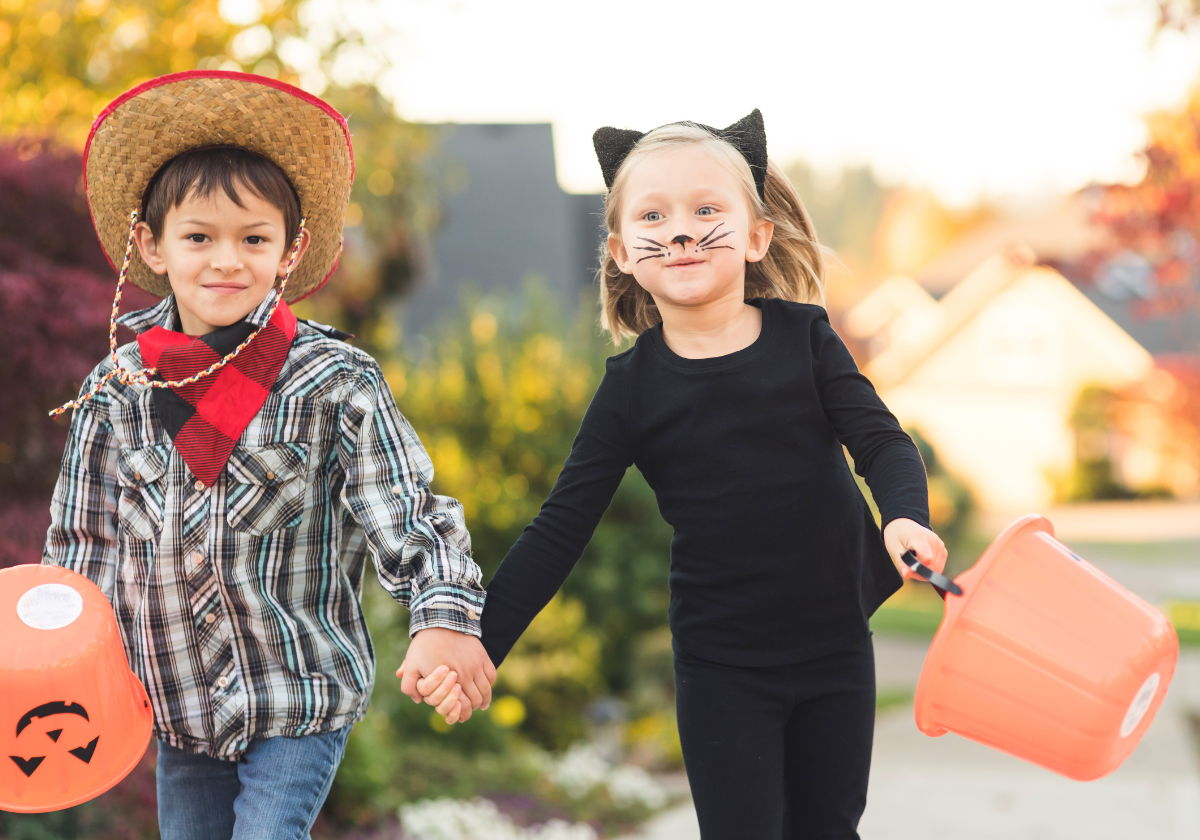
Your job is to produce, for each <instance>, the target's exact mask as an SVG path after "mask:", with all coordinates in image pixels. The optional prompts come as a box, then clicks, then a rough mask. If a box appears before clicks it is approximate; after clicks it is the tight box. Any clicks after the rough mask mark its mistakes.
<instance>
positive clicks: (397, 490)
mask: <svg viewBox="0 0 1200 840" xmlns="http://www.w3.org/2000/svg"><path fill="white" fill-rule="evenodd" d="M392 495H393V496H403V495H404V488H403V487H401V486H400V485H399V484H397V485H395V486H393V487H392Z"/></svg>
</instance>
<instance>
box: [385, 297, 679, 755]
mask: <svg viewBox="0 0 1200 840" xmlns="http://www.w3.org/2000/svg"><path fill="white" fill-rule="evenodd" d="M521 300H522V301H523V303H522V304H521V305H520V308H509V309H507V310H506V309H505V308H504V306H503V305H501V304H500V302H499V301H495V300H491V301H477V302H475V303H473V304H469V305H468V306H467V307H466V308H465V309H464V310H463V312H462V313H461V314H459V315H458V316H457V317H456V318H455V319H452V320H450V321H448V322H447V323H446V324H445V325H444V327H443V330H442V333H441V336H442V337H441V339H440V340H438V341H437V342H436V343H435V344H434V346H433V350H432V352H431V353H430V355H429V357H428V358H426V359H424V360H422V361H420V362H416V363H405V362H403V361H402V360H400V359H399V357H398V356H395V357H394V361H391V362H389V363H387V364H385V367H384V373H385V374H386V375H387V377H388V381H389V383H390V384H391V386H392V391H393V393H394V394H395V396H396V400H397V403H398V404H399V406H400V408H401V410H402V411H403V412H404V414H405V416H406V417H408V419H409V420H410V421H411V422H412V423H413V425H414V426H415V427H416V428H417V429H419V430H420V433H421V439H422V440H423V441H424V443H425V445H426V447H427V448H428V449H429V453H430V457H431V458H432V459H433V463H434V468H435V477H434V486H435V489H436V490H437V492H439V493H445V494H447V495H451V496H454V497H455V498H457V499H459V500H460V501H461V502H462V503H463V507H464V509H465V511H466V516H467V526H468V527H469V528H470V530H471V538H472V541H473V545H474V549H475V557H476V559H477V560H478V562H479V563H480V565H481V566H482V567H483V569H484V574H485V580H486V579H487V578H488V577H490V575H491V573H492V572H493V571H495V569H496V567H497V566H498V565H499V562H500V560H501V559H502V558H503V557H504V554H505V553H506V552H507V551H508V549H509V548H510V547H511V546H512V544H513V543H514V542H516V539H517V537H518V536H520V533H521V530H522V529H523V528H524V526H525V525H526V524H527V523H529V522H530V521H531V520H532V519H533V517H534V516H535V515H536V514H537V512H538V510H539V508H540V507H541V504H542V502H543V501H544V500H545V498H546V497H547V496H548V495H549V494H550V490H551V488H552V487H553V486H554V481H555V479H556V478H557V477H558V471H559V469H560V468H561V466H562V463H563V461H564V460H565V459H566V456H567V454H568V452H569V451H570V448H571V442H572V441H573V440H574V437H575V433H576V432H577V431H578V429H579V424H580V422H581V421H582V419H583V413H584V411H585V410H586V408H587V405H588V402H589V401H590V400H591V395H592V393H593V392H594V391H595V389H596V386H597V384H598V383H599V381H600V376H601V374H602V371H603V360H604V358H605V356H606V355H607V354H608V351H609V350H610V349H611V346H610V345H606V344H605V342H604V341H603V340H602V339H601V338H600V336H599V335H598V334H597V332H596V328H595V323H594V318H593V315H592V309H593V307H594V304H592V303H591V302H590V301H589V302H588V303H587V304H585V305H584V306H583V307H582V308H581V310H580V316H579V319H578V320H577V321H576V322H575V323H574V324H567V325H565V326H564V325H562V324H561V323H559V318H560V316H558V315H557V312H558V310H557V309H556V308H555V307H554V306H553V305H552V304H551V302H550V299H549V298H548V297H547V295H546V294H545V293H544V291H539V290H538V288H537V287H530V288H527V289H526V291H525V294H524V295H522V296H521ZM670 539H671V528H670V526H669V525H667V524H666V523H665V522H663V521H662V518H661V517H660V516H659V514H658V506H657V503H656V501H655V499H654V494H653V492H652V491H651V490H650V488H649V487H648V486H647V485H646V483H645V480H644V479H643V478H642V477H641V475H640V474H639V473H638V472H637V470H636V469H631V470H630V471H629V473H628V474H627V475H626V477H625V480H624V481H623V482H622V483H621V486H620V487H619V488H618V490H617V494H616V496H615V498H614V499H613V503H612V505H611V506H610V507H609V510H608V512H607V513H606V514H605V517H604V518H603V520H601V523H600V526H599V528H597V531H596V535H595V536H594V537H593V539H592V541H591V543H590V544H589V545H588V547H587V549H586V550H585V552H584V555H583V558H582V559H581V560H580V563H579V565H578V566H577V567H576V570H575V572H574V573H572V575H571V577H570V578H569V579H568V580H567V583H566V585H565V587H564V593H565V594H566V595H567V596H569V597H570V598H572V599H575V600H577V601H579V602H580V603H582V604H583V606H584V607H585V610H586V616H587V624H588V627H589V628H591V629H592V630H594V631H595V632H597V633H598V634H599V638H600V641H601V645H600V647H601V669H602V673H603V675H604V678H605V683H606V687H607V688H608V689H609V690H615V691H621V690H624V689H625V688H626V687H627V686H628V680H629V672H630V662H631V658H632V657H633V655H634V644H635V641H636V639H637V637H638V636H639V634H641V633H642V632H645V631H647V630H650V629H653V628H657V627H661V626H663V625H664V624H665V623H666V610H667V601H668V594H667V572H668V569H669V565H670V549H669V545H670ZM536 726H537V721H536V720H535V719H534V718H531V719H530V720H529V722H528V723H527V724H526V726H525V730H526V731H527V732H532V731H533V728H534V727H536Z"/></svg>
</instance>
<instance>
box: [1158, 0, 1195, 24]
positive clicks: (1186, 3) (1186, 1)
mask: <svg viewBox="0 0 1200 840" xmlns="http://www.w3.org/2000/svg"><path fill="white" fill-rule="evenodd" d="M1154 4H1155V5H1156V6H1157V7H1158V24H1157V27H1156V31H1158V32H1162V31H1164V30H1167V29H1176V30H1179V31H1181V32H1182V31H1186V30H1187V29H1189V28H1191V27H1192V26H1193V25H1194V24H1195V23H1196V21H1197V20H1200V0H1154Z"/></svg>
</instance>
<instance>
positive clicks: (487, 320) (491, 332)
mask: <svg viewBox="0 0 1200 840" xmlns="http://www.w3.org/2000/svg"><path fill="white" fill-rule="evenodd" d="M471 335H472V336H473V337H474V338H475V342H476V343H477V344H488V343H489V342H491V340H492V339H493V338H495V337H496V316H495V315H493V314H492V313H491V312H480V313H479V314H478V315H476V316H475V317H474V318H472V319H471ZM491 358H493V359H495V358H496V357H495V355H494V354H492V356H491ZM498 363H499V360H497V364H498Z"/></svg>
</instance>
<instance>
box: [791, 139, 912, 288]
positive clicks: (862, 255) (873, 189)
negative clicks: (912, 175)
mask: <svg viewBox="0 0 1200 840" xmlns="http://www.w3.org/2000/svg"><path fill="white" fill-rule="evenodd" d="M785 172H786V173H787V176H788V178H789V179H790V180H791V182H792V184H793V185H794V186H795V187H796V190H797V192H799V193H800V198H801V199H802V200H803V201H804V206H805V207H806V208H807V209H808V212H809V214H810V215H811V216H812V220H813V224H814V225H815V226H816V228H817V236H818V238H819V239H820V241H821V244H823V245H828V246H829V247H830V248H832V249H833V250H834V251H836V252H837V254H838V257H839V259H841V260H842V261H843V262H845V263H847V265H849V266H850V268H851V270H854V271H859V270H867V269H869V268H870V267H871V266H872V264H873V263H874V261H875V231H876V229H877V228H878V227H879V221H880V219H881V218H883V209H884V206H885V205H886V203H887V199H888V196H889V194H890V192H891V191H890V190H889V189H887V188H886V187H884V186H883V184H881V183H880V182H879V178H878V177H877V176H876V175H875V171H874V170H873V169H872V168H871V167H870V166H869V165H866V166H848V167H846V168H844V169H842V170H841V171H840V172H839V173H838V174H837V178H836V179H828V178H824V177H822V176H821V174H820V173H818V172H817V171H816V170H815V169H814V168H813V167H812V165H811V164H809V163H808V162H807V161H803V160H797V161H793V162H792V163H791V164H789V165H788V166H787V167H786V169H785Z"/></svg>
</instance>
